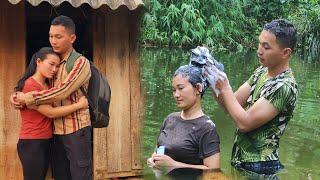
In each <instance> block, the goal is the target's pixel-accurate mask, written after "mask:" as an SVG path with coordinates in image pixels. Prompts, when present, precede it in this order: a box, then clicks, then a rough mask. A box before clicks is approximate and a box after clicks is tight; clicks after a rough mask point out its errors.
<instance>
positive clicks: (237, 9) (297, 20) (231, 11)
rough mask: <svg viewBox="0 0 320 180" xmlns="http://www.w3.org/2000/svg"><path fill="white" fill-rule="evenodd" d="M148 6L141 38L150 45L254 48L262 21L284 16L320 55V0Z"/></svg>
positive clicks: (176, 0) (161, 1)
mask: <svg viewBox="0 0 320 180" xmlns="http://www.w3.org/2000/svg"><path fill="white" fill-rule="evenodd" d="M145 4H146V8H147V12H146V13H145V16H144V19H143V23H142V25H143V28H142V36H141V39H140V41H141V44H143V45H146V46H179V47H190V46H194V45H195V44H205V45H207V46H208V47H210V48H212V49H216V50H238V51H241V50H246V49H253V48H255V47H256V43H257V36H258V35H259V33H260V31H261V27H262V25H263V24H265V23H266V22H269V21H271V20H272V19H277V18H286V19H289V20H291V21H292V22H293V23H294V24H295V25H296V26H297V29H298V32H299V46H300V47H304V48H303V49H305V50H306V52H309V51H310V52H309V53H314V54H319V53H320V52H318V51H319V50H318V49H319V48H320V38H319V36H320V19H319V16H320V0H257V1H251V0H206V1H203V0H146V1H145Z"/></svg>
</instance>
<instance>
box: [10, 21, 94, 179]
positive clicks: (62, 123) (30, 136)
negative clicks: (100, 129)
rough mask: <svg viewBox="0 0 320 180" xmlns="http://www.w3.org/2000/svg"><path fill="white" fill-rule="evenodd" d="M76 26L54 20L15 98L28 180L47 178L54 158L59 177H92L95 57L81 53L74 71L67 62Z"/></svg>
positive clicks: (20, 81)
mask: <svg viewBox="0 0 320 180" xmlns="http://www.w3.org/2000/svg"><path fill="white" fill-rule="evenodd" d="M75 40H76V35H75V24H74V22H73V20H72V19H71V18H69V17H67V16H58V17H56V18H54V19H53V20H52V22H51V26H50V30H49V41H50V44H51V46H52V47H43V48H41V49H40V50H39V51H37V52H36V53H35V54H33V56H32V59H31V61H30V63H29V66H28V68H27V70H26V72H25V74H24V75H23V76H22V78H21V79H20V80H19V81H18V83H17V86H16V87H15V91H16V93H14V94H12V95H11V97H10V101H11V103H12V104H13V105H14V106H15V108H18V109H20V112H21V119H22V121H21V129H20V133H19V141H18V144H17V151H18V155H19V158H20V161H21V164H22V168H23V176H24V179H25V180H43V179H45V176H46V173H47V170H48V166H49V164H50V162H51V161H52V163H51V164H52V171H53V177H54V179H56V180H71V179H77V180H90V179H92V142H91V136H92V129H91V122H90V113H89V109H88V101H87V99H86V98H85V96H84V94H83V93H82V91H81V90H80V87H83V88H84V89H85V90H86V91H87V90H88V84H89V79H90V76H91V71H90V63H89V60H88V59H86V58H85V57H84V56H80V57H78V59H76V61H75V62H74V64H73V67H72V69H71V71H67V68H66V66H67V64H66V62H67V61H68V59H69V58H70V57H71V55H72V54H73V53H76V52H75V50H74V49H73V43H74V42H75Z"/></svg>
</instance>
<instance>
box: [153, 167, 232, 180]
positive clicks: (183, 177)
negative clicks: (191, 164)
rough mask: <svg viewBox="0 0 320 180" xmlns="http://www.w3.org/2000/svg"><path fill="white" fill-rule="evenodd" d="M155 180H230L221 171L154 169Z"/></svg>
mask: <svg viewBox="0 0 320 180" xmlns="http://www.w3.org/2000/svg"><path fill="white" fill-rule="evenodd" d="M152 171H153V174H154V179H161V180H163V179H168V180H196V179H198V180H214V179H219V180H225V179H230V177H228V176H226V175H225V174H224V173H223V172H222V171H221V170H220V169H211V170H201V169H192V168H177V169H169V170H168V169H162V170H159V169H152Z"/></svg>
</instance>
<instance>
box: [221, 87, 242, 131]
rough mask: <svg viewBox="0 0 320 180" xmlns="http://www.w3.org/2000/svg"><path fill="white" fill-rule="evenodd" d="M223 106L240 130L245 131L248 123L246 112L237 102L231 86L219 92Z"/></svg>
mask: <svg viewBox="0 0 320 180" xmlns="http://www.w3.org/2000/svg"><path fill="white" fill-rule="evenodd" d="M221 96H222V99H223V103H224V107H225V108H226V110H227V111H228V113H229V114H230V116H231V118H232V120H233V121H234V122H235V124H236V126H237V127H238V128H239V129H240V131H246V129H247V123H248V113H247V112H246V111H245V109H243V107H242V106H241V105H240V104H239V102H238V100H237V99H236V97H235V95H234V94H233V91H232V89H231V88H229V89H226V90H223V92H222V93H221Z"/></svg>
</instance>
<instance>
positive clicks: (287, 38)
mask: <svg viewBox="0 0 320 180" xmlns="http://www.w3.org/2000/svg"><path fill="white" fill-rule="evenodd" d="M263 29H264V30H266V31H269V32H271V33H272V34H274V35H275V36H276V39H277V43H278V44H280V45H281V46H283V47H286V48H291V50H292V51H293V49H294V47H295V46H296V43H297V35H296V34H297V32H296V29H295V27H294V26H293V24H292V23H290V22H289V21H288V20H286V19H276V20H273V21H271V22H270V23H267V24H265V25H264V27H263Z"/></svg>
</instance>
